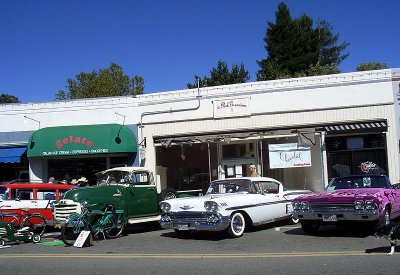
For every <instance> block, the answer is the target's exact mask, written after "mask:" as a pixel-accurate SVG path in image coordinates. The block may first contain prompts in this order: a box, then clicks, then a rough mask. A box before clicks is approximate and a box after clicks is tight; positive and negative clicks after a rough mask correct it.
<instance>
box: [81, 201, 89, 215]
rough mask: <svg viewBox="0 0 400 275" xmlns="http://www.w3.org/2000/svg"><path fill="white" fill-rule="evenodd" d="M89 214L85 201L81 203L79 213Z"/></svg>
mask: <svg viewBox="0 0 400 275" xmlns="http://www.w3.org/2000/svg"><path fill="white" fill-rule="evenodd" d="M87 212H89V203H88V202H87V201H83V202H81V213H87Z"/></svg>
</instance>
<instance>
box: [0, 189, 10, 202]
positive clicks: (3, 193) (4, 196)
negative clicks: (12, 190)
mask: <svg viewBox="0 0 400 275" xmlns="http://www.w3.org/2000/svg"><path fill="white" fill-rule="evenodd" d="M0 199H1V200H8V199H9V195H8V193H7V188H5V187H2V186H0Z"/></svg>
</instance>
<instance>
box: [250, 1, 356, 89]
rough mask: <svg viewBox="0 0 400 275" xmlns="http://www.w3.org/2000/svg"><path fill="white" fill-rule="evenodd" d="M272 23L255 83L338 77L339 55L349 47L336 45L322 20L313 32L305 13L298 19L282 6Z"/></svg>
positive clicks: (333, 36)
mask: <svg viewBox="0 0 400 275" xmlns="http://www.w3.org/2000/svg"><path fill="white" fill-rule="evenodd" d="M275 16H276V20H275V23H273V22H268V28H267V31H266V35H265V38H264V42H265V49H266V51H267V54H268V56H267V58H266V59H262V60H259V61H257V63H258V65H259V66H260V68H261V69H260V70H259V71H258V72H257V80H259V81H260V80H271V79H279V78H290V77H299V76H309V75H320V74H330V73H338V72H339V70H338V66H339V64H340V63H341V62H342V61H343V60H344V59H345V58H346V57H347V56H348V54H344V55H342V52H343V51H344V50H345V49H346V48H347V46H348V45H349V43H347V42H344V43H342V44H339V45H338V44H337V43H338V39H339V35H338V34H336V35H334V34H333V33H332V27H331V26H330V25H329V23H328V22H326V21H324V20H322V21H320V22H319V23H318V24H317V25H318V26H317V27H316V28H314V27H313V20H312V19H311V18H310V17H309V16H307V15H305V14H304V13H303V14H302V15H301V16H300V17H299V18H297V19H293V18H292V17H291V15H290V11H289V9H288V7H287V6H286V5H285V4H284V3H283V2H282V3H280V4H279V6H278V11H277V12H276V13H275Z"/></svg>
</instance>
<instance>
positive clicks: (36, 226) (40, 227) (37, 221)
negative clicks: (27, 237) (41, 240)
mask: <svg viewBox="0 0 400 275" xmlns="http://www.w3.org/2000/svg"><path fill="white" fill-rule="evenodd" d="M23 227H29V229H28V230H29V231H30V232H32V233H35V234H38V235H40V236H42V235H43V233H44V231H45V230H46V219H45V218H44V217H43V216H42V215H40V214H33V215H29V216H27V217H26V218H25V219H24V220H23V221H22V223H21V228H23Z"/></svg>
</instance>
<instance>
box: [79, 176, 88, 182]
mask: <svg viewBox="0 0 400 275" xmlns="http://www.w3.org/2000/svg"><path fill="white" fill-rule="evenodd" d="M78 182H88V181H87V179H86V178H85V177H81V178H80V179H79V180H78Z"/></svg>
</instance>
